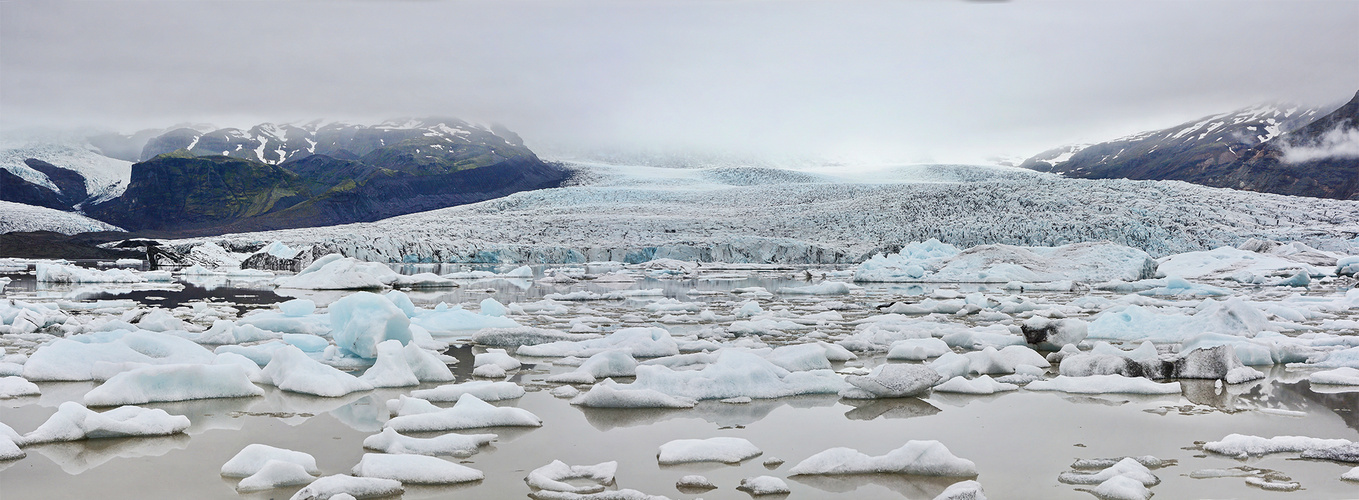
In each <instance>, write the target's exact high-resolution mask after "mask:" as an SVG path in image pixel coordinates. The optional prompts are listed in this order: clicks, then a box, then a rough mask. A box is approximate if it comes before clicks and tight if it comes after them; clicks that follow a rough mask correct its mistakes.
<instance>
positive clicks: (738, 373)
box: [581, 349, 848, 400]
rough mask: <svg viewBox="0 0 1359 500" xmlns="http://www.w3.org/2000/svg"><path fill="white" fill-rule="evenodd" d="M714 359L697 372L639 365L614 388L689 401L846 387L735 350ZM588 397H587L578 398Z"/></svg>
mask: <svg viewBox="0 0 1359 500" xmlns="http://www.w3.org/2000/svg"><path fill="white" fill-rule="evenodd" d="M716 356H717V357H716V360H715V361H713V362H712V363H711V364H708V365H707V366H705V367H703V368H702V369H699V370H674V369H671V368H669V367H666V366H661V365H639V366H638V367H637V378H636V379H635V381H634V382H632V383H630V384H617V385H616V386H614V387H615V388H616V389H617V390H619V391H628V390H637V389H650V390H653V391H656V392H659V393H662V394H666V395H669V396H672V397H678V398H685V399H691V400H706V399H727V398H734V397H741V396H746V397H751V398H759V399H762V398H778V397H785V396H795V395H800V394H834V393H837V392H839V391H840V390H842V389H845V388H846V387H848V385H847V384H846V383H845V381H844V380H843V379H842V378H841V377H840V376H839V375H836V374H835V373H834V372H832V371H830V370H808V371H797V372H790V371H788V370H786V369H784V368H781V367H779V366H777V365H774V364H773V363H770V362H769V361H768V360H766V359H764V358H762V357H760V356H759V355H757V354H754V353H751V352H746V351H741V350H735V349H723V350H721V351H718V352H717V355H716ZM596 387H599V386H598V385H596ZM592 390H593V389H592ZM588 396H589V393H586V394H583V395H581V397H588Z"/></svg>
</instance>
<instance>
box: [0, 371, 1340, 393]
mask: <svg viewBox="0 0 1359 500" xmlns="http://www.w3.org/2000/svg"><path fill="white" fill-rule="evenodd" d="M1307 380H1308V381H1309V382H1311V383H1313V384H1332V385H1359V368H1350V367H1348V366H1345V367H1340V368H1336V369H1334V370H1325V371H1319V372H1316V373H1313V374H1311V375H1308V376H1307ZM0 392H3V391H0Z"/></svg>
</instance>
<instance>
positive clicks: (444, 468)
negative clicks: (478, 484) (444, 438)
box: [354, 453, 486, 484]
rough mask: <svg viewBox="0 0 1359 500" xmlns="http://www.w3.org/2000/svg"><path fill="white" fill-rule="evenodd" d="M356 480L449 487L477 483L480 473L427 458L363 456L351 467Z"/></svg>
mask: <svg viewBox="0 0 1359 500" xmlns="http://www.w3.org/2000/svg"><path fill="white" fill-rule="evenodd" d="M354 475H355V476H358V477H376V478H382V479H393V480H397V481H401V482H402V483H410V484H453V483H466V482H470V481H480V480H482V479H485V478H486V475H485V474H483V473H482V472H481V471H479V470H476V469H473V468H471V467H467V466H465V465H459V464H455V463H453V462H449V461H447V460H444V459H442V458H437V457H431V456H427V455H388V454H385V453H364V454H363V458H361V459H359V463H358V465H355V466H354Z"/></svg>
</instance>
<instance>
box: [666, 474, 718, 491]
mask: <svg viewBox="0 0 1359 500" xmlns="http://www.w3.org/2000/svg"><path fill="white" fill-rule="evenodd" d="M675 488H678V489H680V490H685V489H690V490H712V489H717V485H714V484H713V482H712V481H709V480H708V478H706V477H703V476H700V475H697V474H690V475H688V476H681V477H680V478H679V480H678V481H675Z"/></svg>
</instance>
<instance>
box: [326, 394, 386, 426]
mask: <svg viewBox="0 0 1359 500" xmlns="http://www.w3.org/2000/svg"><path fill="white" fill-rule="evenodd" d="M330 415H331V416H333V417H335V419H336V420H339V421H340V423H343V424H345V425H347V426H349V428H351V429H354V430H356V431H359V432H381V431H382V424H383V423H385V422H387V418H388V415H389V412H388V411H387V402H386V400H385V399H381V398H379V397H377V396H376V395H372V394H370V395H367V396H364V397H362V398H359V399H356V400H354V401H352V402H350V403H348V404H346V405H344V406H341V407H339V408H336V409H334V410H331V411H330Z"/></svg>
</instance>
